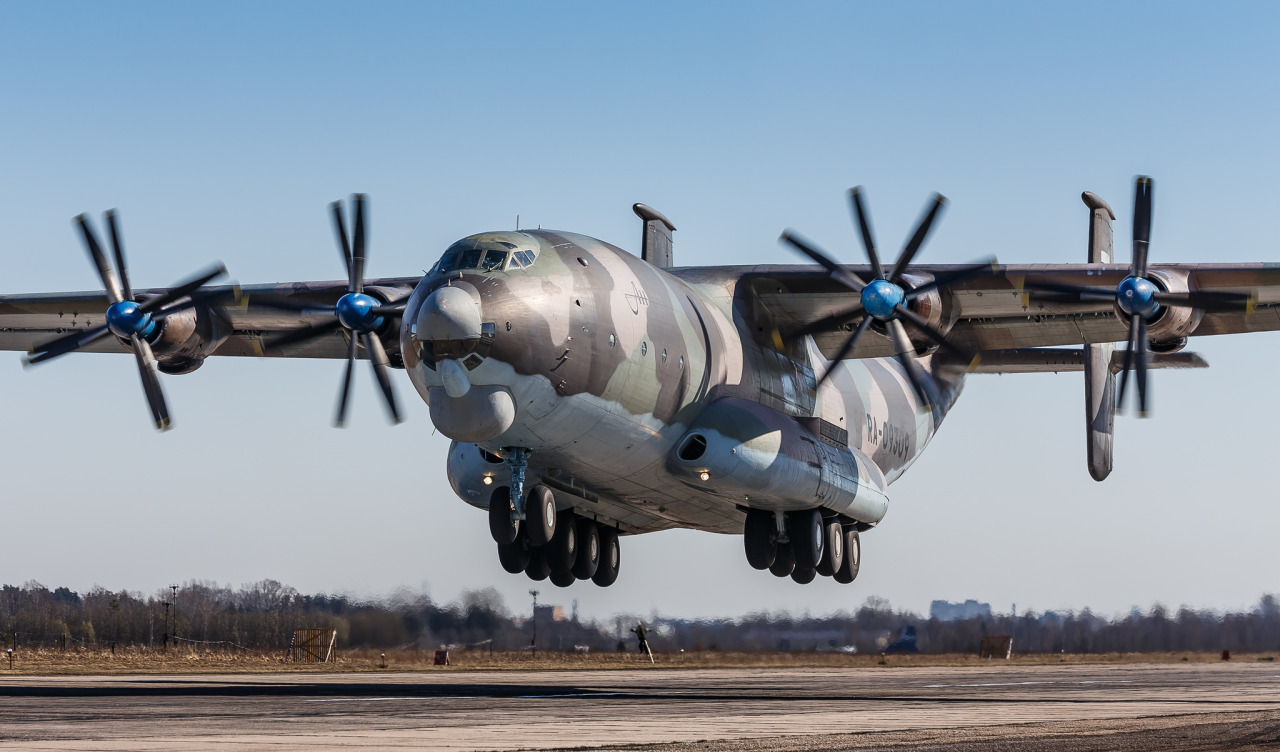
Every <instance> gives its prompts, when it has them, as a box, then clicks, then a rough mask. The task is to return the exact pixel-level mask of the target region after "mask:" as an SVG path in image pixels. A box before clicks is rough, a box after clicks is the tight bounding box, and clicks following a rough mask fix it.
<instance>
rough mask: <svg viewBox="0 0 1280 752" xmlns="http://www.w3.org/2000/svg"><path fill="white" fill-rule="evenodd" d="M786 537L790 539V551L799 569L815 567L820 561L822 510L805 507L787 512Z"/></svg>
mask: <svg viewBox="0 0 1280 752" xmlns="http://www.w3.org/2000/svg"><path fill="white" fill-rule="evenodd" d="M787 537H788V538H790V539H791V553H792V554H793V555H794V556H795V562H796V567H797V568H799V569H816V568H817V566H818V562H820V561H822V549H823V548H825V546H824V545H823V542H824V539H825V534H824V531H823V527H822V512H821V511H819V510H817V509H805V510H802V511H799V512H791V513H789V514H787Z"/></svg>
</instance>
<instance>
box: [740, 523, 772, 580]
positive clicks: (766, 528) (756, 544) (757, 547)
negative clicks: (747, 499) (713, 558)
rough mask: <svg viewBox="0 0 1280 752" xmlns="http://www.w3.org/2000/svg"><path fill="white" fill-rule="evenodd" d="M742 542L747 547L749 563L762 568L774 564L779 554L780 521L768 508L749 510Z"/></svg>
mask: <svg viewBox="0 0 1280 752" xmlns="http://www.w3.org/2000/svg"><path fill="white" fill-rule="evenodd" d="M742 542H743V544H744V546H745V547H746V549H747V563H749V564H750V565H751V566H752V567H754V568H756V569H760V570H764V569H768V568H769V567H770V566H772V565H773V560H774V558H775V557H776V556H777V555H778V523H777V520H776V519H775V515H774V513H773V512H772V511H770V510H768V509H749V510H747V521H746V523H745V524H744V525H743V530H742Z"/></svg>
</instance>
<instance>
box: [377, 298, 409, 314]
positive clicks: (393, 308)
mask: <svg viewBox="0 0 1280 752" xmlns="http://www.w3.org/2000/svg"><path fill="white" fill-rule="evenodd" d="M405 305H406V302H405V301H401V302H399V303H388V304H387V305H380V306H374V307H373V312H374V313H376V314H377V315H379V316H399V315H400V314H402V313H404V307H405Z"/></svg>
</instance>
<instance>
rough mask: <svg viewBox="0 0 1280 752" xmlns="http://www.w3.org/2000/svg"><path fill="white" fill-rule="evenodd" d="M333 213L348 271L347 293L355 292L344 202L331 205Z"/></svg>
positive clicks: (334, 229)
mask: <svg viewBox="0 0 1280 752" xmlns="http://www.w3.org/2000/svg"><path fill="white" fill-rule="evenodd" d="M329 208H330V209H331V210H332V211H333V231H334V232H335V233H336V234H337V235H338V250H340V251H342V263H344V264H346V269H347V280H348V282H347V292H353V291H354V288H355V286H356V282H355V276H354V275H353V274H352V270H351V241H349V240H348V239H347V223H346V222H345V221H343V219H342V202H341V201H334V202H333V203H332V204H329Z"/></svg>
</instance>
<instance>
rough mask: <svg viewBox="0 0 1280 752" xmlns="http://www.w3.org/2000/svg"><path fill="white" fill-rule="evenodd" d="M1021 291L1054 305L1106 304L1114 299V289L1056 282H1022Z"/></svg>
mask: <svg viewBox="0 0 1280 752" xmlns="http://www.w3.org/2000/svg"><path fill="white" fill-rule="evenodd" d="M1022 289H1023V290H1030V291H1031V293H1032V294H1031V297H1033V298H1036V299H1039V300H1051V301H1053V302H1055V303H1065V302H1073V303H1091V302H1097V303H1108V302H1111V301H1114V300H1115V299H1116V291H1115V288H1111V287H1088V286H1086V285H1067V284H1059V283H1057V282H1023V283H1022ZM1037 292H1043V293H1049V295H1045V296H1040V295H1036V294H1035V293H1037Z"/></svg>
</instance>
